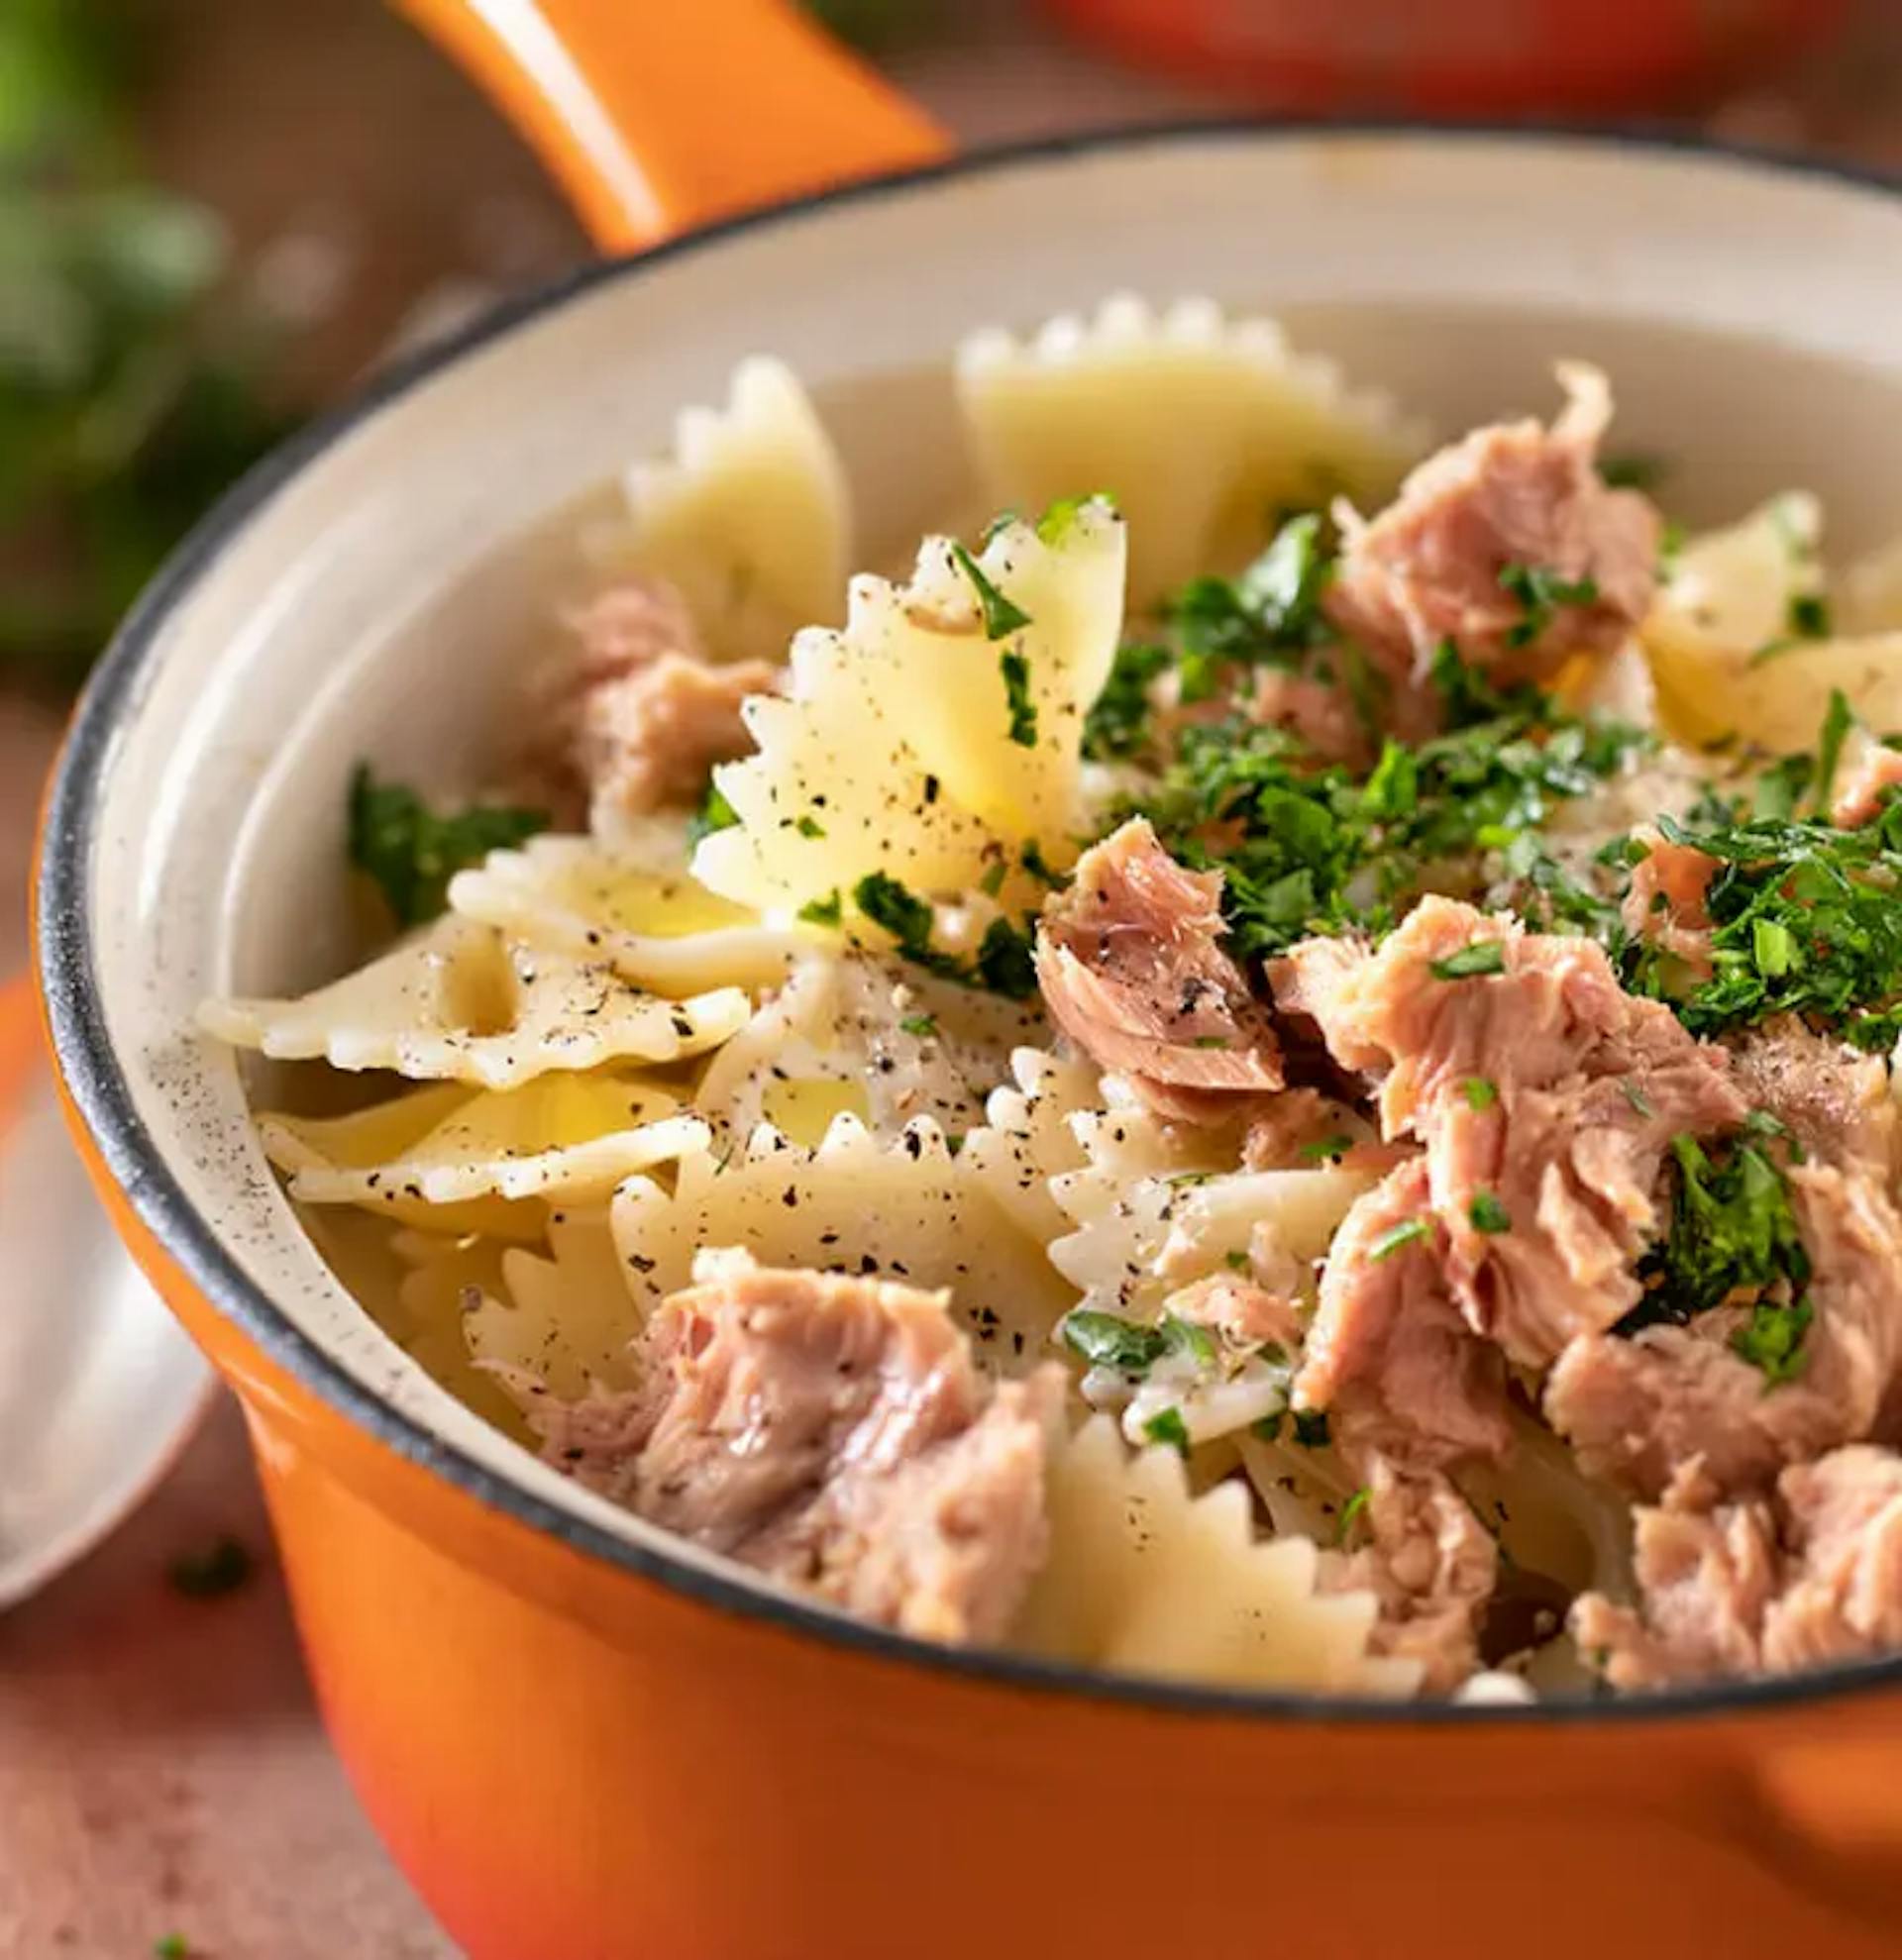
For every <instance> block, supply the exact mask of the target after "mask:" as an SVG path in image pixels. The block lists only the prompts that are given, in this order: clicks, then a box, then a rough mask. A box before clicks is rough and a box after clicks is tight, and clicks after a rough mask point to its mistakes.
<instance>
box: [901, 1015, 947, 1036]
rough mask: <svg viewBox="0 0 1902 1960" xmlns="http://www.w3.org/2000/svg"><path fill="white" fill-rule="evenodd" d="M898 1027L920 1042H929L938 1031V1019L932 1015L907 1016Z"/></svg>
mask: <svg viewBox="0 0 1902 1960" xmlns="http://www.w3.org/2000/svg"><path fill="white" fill-rule="evenodd" d="M898 1026H899V1027H900V1028H901V1029H902V1030H903V1031H904V1032H905V1033H906V1034H908V1035H914V1036H915V1037H916V1038H917V1039H918V1040H919V1041H929V1040H930V1039H931V1037H932V1036H933V1035H934V1034H936V1033H937V1031H938V1023H937V1019H936V1017H935V1016H934V1015H931V1014H907V1015H905V1017H904V1018H903V1020H901V1021H900V1022H899V1023H898Z"/></svg>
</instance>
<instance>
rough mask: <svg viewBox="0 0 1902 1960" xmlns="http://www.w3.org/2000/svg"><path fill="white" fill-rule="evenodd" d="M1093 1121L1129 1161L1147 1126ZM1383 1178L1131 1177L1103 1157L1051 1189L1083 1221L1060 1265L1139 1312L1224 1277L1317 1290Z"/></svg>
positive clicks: (1091, 1290)
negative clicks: (1359, 1201) (1355, 1210)
mask: <svg viewBox="0 0 1902 1960" xmlns="http://www.w3.org/2000/svg"><path fill="white" fill-rule="evenodd" d="M1083 1127H1084V1131H1085V1134H1086V1136H1089V1137H1097V1138H1104V1139H1105V1141H1106V1142H1108V1139H1109V1137H1114V1138H1115V1139H1116V1141H1114V1142H1113V1143H1109V1144H1108V1147H1109V1150H1110V1151H1112V1152H1114V1153H1117V1155H1118V1156H1120V1157H1122V1158H1123V1159H1124V1160H1125V1161H1126V1157H1127V1155H1128V1154H1129V1153H1130V1151H1131V1148H1132V1145H1134V1144H1135V1142H1136V1140H1137V1139H1138V1138H1140V1137H1141V1136H1143V1134H1144V1132H1143V1129H1142V1126H1141V1122H1140V1119H1138V1118H1135V1117H1121V1118H1116V1117H1111V1118H1108V1119H1105V1118H1101V1117H1099V1118H1096V1119H1093V1120H1087V1121H1086V1122H1085V1123H1084V1125H1083ZM1086 1147H1088V1146H1086ZM1112 1161H1113V1160H1112ZM1374 1182H1375V1180H1374V1177H1373V1175H1372V1174H1371V1173H1368V1172H1364V1171H1353V1170H1346V1169H1343V1168H1341V1167H1339V1166H1332V1167H1325V1168H1317V1169H1315V1170H1312V1171H1306V1170H1304V1171H1252V1172H1241V1171H1237V1172H1227V1173H1222V1172H1210V1171H1203V1170H1196V1169H1189V1170H1164V1171H1159V1172H1158V1171H1148V1172H1138V1173H1136V1174H1134V1175H1131V1174H1130V1173H1128V1172H1127V1171H1124V1170H1107V1169H1106V1168H1105V1166H1104V1164H1103V1163H1102V1162H1101V1161H1099V1160H1096V1159H1094V1158H1093V1161H1092V1162H1091V1164H1090V1165H1089V1166H1088V1167H1087V1168H1085V1169H1083V1170H1078V1171H1073V1172H1069V1173H1066V1174H1064V1175H1062V1176H1060V1177H1058V1178H1056V1179H1054V1180H1053V1181H1052V1184H1051V1195H1052V1196H1053V1197H1054V1198H1055V1200H1056V1202H1057V1205H1058V1206H1059V1208H1060V1209H1061V1210H1062V1211H1063V1213H1064V1215H1065V1216H1066V1217H1067V1218H1069V1219H1070V1220H1072V1221H1073V1223H1074V1225H1075V1229H1074V1230H1073V1231H1071V1232H1069V1233H1068V1234H1066V1235H1065V1236H1064V1237H1062V1238H1059V1239H1057V1240H1055V1241H1053V1242H1052V1244H1051V1246H1050V1262H1051V1264H1052V1265H1053V1266H1055V1267H1056V1269H1057V1271H1058V1272H1060V1273H1061V1274H1062V1275H1063V1276H1064V1278H1065V1279H1067V1280H1069V1281H1070V1283H1071V1284H1072V1285H1073V1286H1075V1287H1077V1288H1078V1289H1080V1290H1081V1291H1082V1293H1083V1295H1084V1301H1085V1304H1086V1305H1088V1306H1090V1307H1092V1308H1096V1309H1099V1310H1102V1311H1106V1312H1110V1313H1117V1314H1121V1315H1123V1316H1124V1317H1131V1316H1133V1317H1135V1318H1137V1319H1150V1318H1153V1317H1154V1316H1155V1314H1156V1313H1158V1312H1159V1311H1160V1310H1161V1309H1162V1304H1163V1301H1164V1300H1165V1299H1166V1298H1167V1296H1168V1295H1169V1294H1170V1293H1171V1292H1173V1291H1175V1290H1176V1289H1179V1288H1182V1287H1186V1286H1188V1285H1190V1284H1191V1283H1192V1282H1194V1281H1196V1280H1200V1279H1205V1278H1207V1277H1209V1276H1211V1275H1214V1274H1217V1273H1236V1274H1243V1275H1246V1276H1247V1277H1250V1278H1253V1279H1256V1280H1259V1281H1260V1282H1261V1283H1262V1284H1263V1285H1266V1286H1268V1287H1271V1288H1272V1289H1275V1290H1276V1291H1279V1292H1284V1293H1288V1294H1291V1295H1292V1294H1294V1293H1296V1292H1306V1291H1311V1290H1312V1285H1313V1274H1314V1266H1315V1262H1316V1261H1317V1260H1319V1259H1321V1257H1322V1256H1323V1255H1324V1254H1325V1252H1326V1250H1327V1247H1328V1244H1329V1242H1330V1241H1331V1240H1332V1238H1333V1235H1334V1232H1335V1230H1336V1229H1337V1228H1338V1226H1339V1224H1340V1221H1341V1219H1342V1218H1344V1217H1345V1216H1346V1214H1347V1210H1348V1207H1349V1206H1350V1205H1351V1204H1352V1203H1353V1201H1354V1200H1355V1198H1357V1197H1359V1196H1360V1195H1361V1193H1362V1192H1363V1191H1365V1190H1367V1189H1369V1188H1370V1187H1371V1186H1372V1185H1373V1184H1374Z"/></svg>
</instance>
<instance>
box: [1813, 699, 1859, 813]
mask: <svg viewBox="0 0 1902 1960" xmlns="http://www.w3.org/2000/svg"><path fill="white" fill-rule="evenodd" d="M1854 726H1855V710H1854V709H1853V708H1852V707H1850V706H1849V696H1848V695H1847V694H1846V693H1844V691H1843V690H1842V688H1840V687H1832V688H1831V689H1830V706H1829V712H1828V713H1827V714H1826V715H1824V717H1823V732H1822V734H1821V735H1820V736H1819V737H1818V738H1817V747H1818V753H1817V759H1816V806H1817V808H1818V809H1819V810H1827V809H1828V808H1829V806H1830V791H1831V790H1832V789H1834V788H1835V787H1836V771H1837V765H1838V764H1839V763H1841V762H1842V760H1843V745H1844V743H1845V742H1847V741H1848V740H1849V732H1850V730H1851V729H1853V728H1854Z"/></svg>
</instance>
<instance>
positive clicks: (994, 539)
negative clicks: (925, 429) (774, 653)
mask: <svg viewBox="0 0 1902 1960" xmlns="http://www.w3.org/2000/svg"><path fill="white" fill-rule="evenodd" d="M1122 564H1123V525H1122V521H1121V519H1120V518H1119V517H1117V515H1116V514H1115V512H1114V511H1113V510H1112V509H1111V508H1110V507H1109V505H1108V504H1105V503H1103V502H1101V501H1095V500H1093V501H1090V502H1087V503H1084V504H1082V505H1080V506H1077V507H1075V508H1072V509H1065V510H1062V511H1057V512H1053V513H1050V514H1049V515H1048V516H1047V517H1046V519H1045V521H1044V522H1043V523H1042V524H1040V525H1039V526H1035V527H1033V526H1031V525H1028V524H1022V523H1014V522H1012V523H1007V524H1004V525H1002V526H1001V527H999V528H998V529H997V530H996V531H994V532H993V534H992V536H991V539H990V542H989V543H988V544H987V545H986V546H985V548H984V551H983V552H982V554H981V555H979V556H978V557H977V558H976V559H975V560H972V559H970V558H969V557H968V556H967V555H965V554H964V553H963V549H962V547H960V546H957V545H955V544H954V543H953V542H952V541H951V540H949V539H946V538H930V539H927V540H926V541H925V543H924V545H923V547H922V549H921V550H920V552H919V554H918V561H917V567H916V569H915V571H914V573H913V575H912V578H911V581H910V583H909V584H907V585H902V586H898V585H893V584H890V583H888V582H887V581H886V580H885V579H883V578H875V577H872V576H869V575H867V576H863V577H859V578H855V579H854V580H853V581H852V591H851V601H850V605H849V607H848V611H847V617H846V623H845V627H844V629H843V630H842V631H840V632H836V633H834V632H827V631H824V630H822V629H813V630H811V631H808V632H804V633H801V634H800V635H799V636H798V638H797V639H796V640H795V641H794V642H793V643H792V672H791V679H790V683H789V686H788V690H787V693H786V695H785V696H784V697H779V696H773V697H769V696H756V697H755V698H753V699H751V700H749V701H748V702H747V704H746V708H745V714H746V720H747V726H748V728H749V729H750V730H751V732H752V735H753V740H754V742H755V743H756V744H757V746H758V753H757V754H756V755H753V756H750V757H748V758H747V759H746V760H744V761H742V762H737V763H728V764H725V765H723V766H721V767H720V768H718V769H716V770H715V771H714V773H713V774H714V781H715V782H716V784H717V785H718V787H719V790H720V793H721V794H722V795H723V796H724V797H725V798H726V801H727V802H728V804H730V805H731V807H732V809H733V811H734V813H735V814H736V816H737V817H738V819H739V821H738V822H737V823H736V824H734V825H733V826H732V827H731V828H729V829H726V830H721V831H716V832H715V833H714V834H713V835H711V836H710V837H707V838H705V839H704V840H703V841H702V842H701V844H700V847H699V849H698V851H697V852H696V853H695V854H694V859H693V872H694V876H695V877H698V878H699V880H700V881H701V883H703V884H705V885H706V886H707V887H708V888H709V889H711V890H713V891H717V892H719V893H721V894H722V895H723V896H725V897H727V898H730V899H732V900H733V901H734V902H735V903H737V904H741V905H747V906H750V907H752V908H753V909H755V910H757V911H762V912H776V911H784V910H797V909H798V908H800V907H802V906H805V905H807V904H810V903H813V902H819V903H824V902H826V901H828V900H829V899H831V898H832V897H833V896H834V895H835V894H837V893H839V892H842V891H843V892H845V893H847V894H848V895H849V894H850V892H851V890H852V888H853V887H854V885H855V884H856V883H857V882H858V881H859V880H860V879H861V878H863V877H867V876H869V875H870V874H872V873H875V872H878V873H883V874H885V875H886V876H888V877H894V878H897V879H898V880H899V881H900V882H901V883H903V884H904V885H906V886H907V887H909V888H910V889H911V890H912V891H914V892H917V893H920V894H923V895H925V896H930V897H950V896H957V895H960V894H964V893H968V892H970V891H971V890H972V889H973V888H974V887H976V886H978V885H980V884H981V883H982V882H983V881H984V880H985V878H986V876H987V874H994V875H995V876H994V881H995V877H1004V878H1005V879H1006V883H1005V885H1004V897H1005V898H1006V900H1014V899H1021V900H1022V901H1023V902H1025V903H1034V902H1035V900H1036V899H1037V897H1039V896H1040V895H1041V892H1042V889H1043V887H1042V885H1041V884H1039V883H1038V882H1037V881H1036V880H1035V879H1034V878H1033V877H1030V875H1029V874H1028V873H1026V872H1024V871H1022V870H1020V869H1017V868H1018V866H1019V861H1020V854H1021V853H1022V851H1023V848H1024V846H1025V845H1026V844H1030V843H1034V844H1036V845H1037V846H1039V847H1040V848H1041V850H1042V852H1043V854H1044V857H1045V859H1046V861H1047V862H1048V863H1049V864H1050V865H1052V866H1055V867H1057V868H1058V869H1059V870H1060V869H1062V868H1063V867H1064V866H1065V865H1066V864H1068V863H1069V862H1071V861H1072V860H1074V858H1075V856H1076V846H1075V844H1074V843H1073V842H1072V841H1071V840H1072V838H1073V835H1074V833H1075V832H1076V830H1077V829H1078V828H1079V823H1080V817H1081V795H1082V791H1081V786H1080V780H1079V764H1080V757H1081V750H1082V739H1083V717H1084V714H1085V712H1086V711H1087V710H1088V708H1089V706H1090V704H1091V703H1092V702H1093V701H1094V700H1095V699H1096V697H1097V695H1098V694H1099V692H1101V690H1102V687H1103V683H1104V681H1105V679H1106V678H1107V676H1108V674H1109V668H1110V664H1111V662H1112V661H1113V659H1114V657H1115V648H1116V639H1117V634H1118V632H1119V630H1120V625H1121V617H1122ZM974 566H975V569H976V571H977V574H978V577H977V578H976V579H974V578H973V577H972V575H971V572H972V568H973V567H974ZM979 580H982V581H983V584H982V586H981V585H980V583H979Z"/></svg>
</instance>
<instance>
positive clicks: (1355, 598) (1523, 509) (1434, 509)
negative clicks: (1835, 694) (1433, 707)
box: [1322, 366, 1659, 700]
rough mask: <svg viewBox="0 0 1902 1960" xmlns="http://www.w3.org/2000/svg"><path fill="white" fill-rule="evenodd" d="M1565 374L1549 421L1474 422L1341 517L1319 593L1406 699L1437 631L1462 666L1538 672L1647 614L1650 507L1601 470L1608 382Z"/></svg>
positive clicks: (1610, 643) (1654, 522) (1652, 558)
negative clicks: (1340, 536) (1395, 489)
mask: <svg viewBox="0 0 1902 1960" xmlns="http://www.w3.org/2000/svg"><path fill="white" fill-rule="evenodd" d="M1560 377H1561V379H1562V381H1563V382H1564V385H1565V388H1566V391H1567V394H1568V396H1569V400H1568V401H1567V404H1566V406H1565V408H1564V410H1563V411H1562V412H1561V413H1560V415H1559V417H1558V419H1557V420H1556V421H1555V422H1554V423H1553V425H1552V426H1551V428H1550V429H1549V430H1548V429H1545V428H1543V427H1541V426H1540V425H1539V424H1538V423H1536V422H1532V421H1526V422H1514V423H1506V424H1501V425H1497V426H1495V427H1491V428H1485V429H1479V430H1475V431H1474V432H1473V434H1471V435H1470V436H1468V437H1466V439H1465V440H1464V441H1463V442H1459V443H1456V444H1454V445H1453V446H1452V447H1451V448H1449V449H1445V450H1442V451H1441V452H1440V453H1439V454H1438V455H1437V456H1434V457H1430V458H1428V459H1427V462H1425V463H1423V464H1421V465H1420V466H1419V468H1417V469H1416V470H1415V471H1414V472H1413V474H1412V475H1411V476H1409V477H1408V478H1407V480H1406V482H1405V483H1404V484H1402V485H1401V490H1400V495H1399V496H1398V498H1397V499H1396V500H1395V501H1394V502H1393V503H1392V504H1391V505H1389V506H1388V508H1387V509H1386V510H1384V511H1382V512H1381V513H1380V515H1379V516H1378V517H1376V518H1375V519H1374V520H1373V521H1372V522H1371V523H1362V522H1361V521H1360V520H1359V519H1358V518H1356V517H1355V516H1354V514H1353V513H1352V512H1351V511H1345V512H1343V513H1342V524H1343V530H1344V533H1345V548H1344V550H1343V552H1342V555H1341V559H1340V567H1339V572H1338V575H1337V576H1336V578H1335V580H1334V582H1333V583H1332V584H1331V585H1330V586H1329V588H1328V590H1327V593H1326V595H1325V597H1324V599H1323V601H1322V603H1323V605H1324V607H1325V609H1326V612H1327V615H1328V617H1329V618H1330V619H1331V620H1332V621H1333V623H1334V624H1335V625H1336V626H1337V627H1339V628H1340V630H1341V631H1342V632H1343V633H1345V634H1346V635H1347V637H1348V638H1349V639H1350V640H1353V641H1355V642H1356V643H1358V644H1359V645H1360V646H1361V647H1362V648H1364V649H1365V650H1366V652H1367V653H1368V654H1369V655H1370V656H1371V657H1372V658H1373V659H1374V660H1375V661H1376V662H1377V663H1378V664H1379V665H1380V667H1381V668H1382V669H1383V671H1385V673H1386V674H1387V676H1388V678H1389V680H1390V681H1391V682H1392V683H1393V685H1394V687H1395V689H1396V691H1397V693H1399V694H1401V695H1402V696H1411V697H1412V698H1413V699H1415V700H1418V699H1419V698H1420V695H1421V691H1422V690H1421V686H1420V683H1421V681H1422V679H1423V677H1424V676H1425V674H1426V673H1427V667H1428V664H1429V663H1430V661H1431V659H1432V657H1433V653H1434V650H1435V649H1436V648H1437V647H1438V646H1439V645H1440V644H1441V642H1443V641H1446V640H1451V641H1452V642H1453V643H1454V645H1455V646H1456V647H1457V649H1458V652H1459V654H1460V657H1461V658H1462V659H1463V660H1465V661H1466V662H1467V663H1469V664H1470V665H1473V666H1479V667H1487V668H1491V669H1494V670H1496V671H1500V672H1501V673H1503V674H1505V675H1507V676H1509V677H1519V676H1528V675H1532V676H1536V675H1542V674H1545V673H1548V672H1550V671H1552V669H1553V668H1554V667H1555V665H1556V664H1557V663H1558V662H1560V661H1561V660H1563V659H1564V658H1565V657H1566V656H1567V655H1570V654H1573V653H1577V652H1581V651H1589V652H1596V653H1609V652H1610V651H1611V650H1612V649H1613V648H1615V647H1616V646H1618V645H1619V643H1620V642H1621V641H1623V640H1624V639H1625V638H1626V637H1627V636H1628V635H1629V634H1630V633H1631V632H1632V631H1633V630H1634V629H1635V628H1636V627H1637V625H1638V622H1639V621H1640V620H1641V619H1642V618H1643V617H1644V614H1645V613H1646V611H1647V610H1648V609H1649V606H1650V602H1651V597H1652V594H1653V592H1654V590H1655V588H1656V582H1657V573H1656V564H1657V544H1658V535H1659V522H1658V516H1657V512H1656V510H1655V509H1654V508H1653V506H1652V505H1651V503H1650V502H1649V500H1648V499H1647V498H1645V497H1643V496H1641V495H1639V494H1638V492H1637V491H1634V490H1614V489H1609V488H1607V486H1606V484H1605V482H1604V479H1603V478H1602V477H1601V476H1600V475H1599V473H1598V468H1597V463H1596V458H1597V452H1598V444H1599V439H1600V437H1601V436H1602V435H1603V433H1604V431H1605V427H1606V424H1607V422H1608V421H1609V420H1610V417H1611V399H1610V394H1609V392H1608V390H1607V388H1606V385H1605V378H1604V376H1603V375H1602V374H1599V373H1598V372H1596V370H1594V369H1592V368H1588V367H1575V366H1574V367H1566V368H1562V369H1561V370H1560ZM1529 580H1530V581H1531V583H1530V589H1529V582H1528V581H1529ZM1529 601H1530V602H1529Z"/></svg>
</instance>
